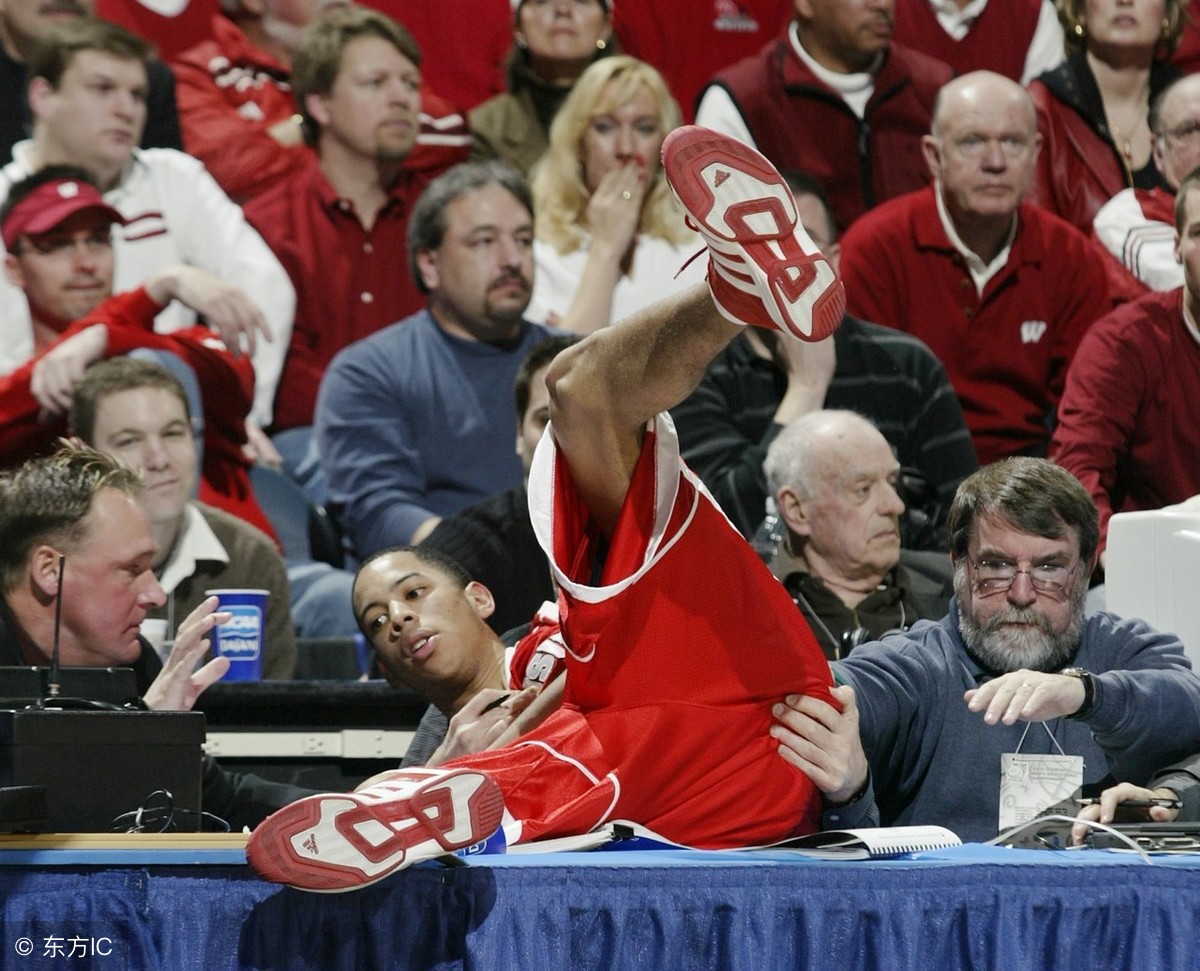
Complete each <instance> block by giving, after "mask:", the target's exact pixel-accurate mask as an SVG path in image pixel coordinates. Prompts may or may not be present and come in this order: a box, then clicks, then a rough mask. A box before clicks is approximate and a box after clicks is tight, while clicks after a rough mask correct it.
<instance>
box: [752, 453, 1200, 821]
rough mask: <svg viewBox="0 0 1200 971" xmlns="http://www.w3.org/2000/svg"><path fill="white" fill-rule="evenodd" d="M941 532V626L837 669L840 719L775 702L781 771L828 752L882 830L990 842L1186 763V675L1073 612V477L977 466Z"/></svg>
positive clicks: (1199, 727) (1199, 688) (1077, 583)
mask: <svg viewBox="0 0 1200 971" xmlns="http://www.w3.org/2000/svg"><path fill="white" fill-rule="evenodd" d="M949 526H950V548H951V557H952V559H953V561H954V587H955V597H954V599H953V600H952V601H951V604H950V612H949V614H948V615H947V616H946V617H944V618H943V619H942V620H941V621H939V622H937V623H930V622H921V623H918V624H916V625H914V626H913V628H912V629H911V630H909V631H906V632H904V633H901V634H897V635H892V636H887V637H884V638H883V639H882V640H881V641H878V642H876V643H874V644H866V645H863V646H861V647H859V648H857V649H856V650H855V651H854V653H853V655H851V656H850V657H849V658H848V659H846V660H843V661H839V662H836V663H834V664H833V665H832V666H833V669H834V674H835V677H836V679H837V680H838V681H839V682H841V683H843V684H847V685H849V686H851V687H852V688H853V695H852V696H851V697H850V698H849V699H848V700H846V704H845V709H844V711H843V712H842V713H841V715H837V714H835V713H831V712H829V711H825V710H823V708H822V707H821V706H822V705H823V704H824V703H823V702H819V701H817V700H815V699H813V698H799V697H793V698H788V699H787V700H786V702H785V703H784V704H782V705H780V706H778V707H777V709H776V717H777V718H778V720H779V723H778V724H777V725H776V727H775V729H774V731H775V734H776V736H777V737H778V738H779V739H780V741H781V743H782V744H781V747H780V753H781V755H783V757H784V758H785V759H787V760H788V761H789V762H792V763H793V764H796V765H799V766H800V767H802V768H803V767H805V766H806V765H807V764H809V760H810V759H811V758H812V757H813V756H814V753H824V754H829V753H833V754H835V755H837V756H838V757H839V758H840V759H841V761H842V763H843V764H844V766H845V771H846V774H847V779H846V787H843V788H848V787H849V786H850V785H853V786H854V790H855V791H856V794H857V797H856V801H857V803H860V804H861V803H867V804H870V803H872V802H877V803H878V808H879V813H880V819H881V822H882V823H883V824H884V825H906V824H925V823H937V824H941V825H943V826H946V827H948V828H949V829H951V830H953V831H954V832H956V833H958V835H959V836H961V837H962V838H963V839H965V840H987V839H990V838H991V837H993V836H995V835H996V834H997V832H998V831H999V830H1000V829H1001V828H1004V827H1005V825H1006V823H1008V822H1013V823H1015V822H1017V821H1020V818H1021V817H1022V813H1027V814H1028V815H1037V814H1038V812H1040V811H1041V810H1044V809H1046V808H1048V806H1049V805H1050V804H1053V803H1056V802H1060V801H1061V802H1064V803H1068V804H1070V805H1074V803H1073V802H1071V801H1070V800H1072V799H1073V797H1074V796H1075V795H1076V792H1075V790H1076V789H1077V788H1078V787H1079V785H1080V784H1081V783H1082V786H1083V793H1084V795H1093V794H1095V793H1096V792H1098V791H1099V790H1100V789H1101V788H1103V787H1104V786H1106V785H1111V784H1112V783H1113V782H1114V781H1115V780H1116V779H1128V780H1131V781H1132V782H1134V783H1137V784H1144V783H1146V782H1147V781H1148V780H1149V779H1150V776H1151V773H1152V772H1154V771H1155V770H1156V769H1157V768H1159V767H1161V766H1163V765H1167V764H1169V763H1171V762H1173V761H1175V760H1177V759H1182V758H1184V757H1185V756H1187V755H1189V754H1190V753H1192V752H1197V751H1200V678H1197V677H1196V675H1195V674H1193V673H1192V671H1191V664H1190V663H1189V661H1188V660H1187V658H1186V657H1185V656H1184V652H1183V645H1182V644H1181V643H1180V642H1179V639H1178V638H1177V637H1175V635H1173V634H1160V633H1158V632H1157V631H1154V630H1153V629H1151V628H1150V627H1149V626H1147V625H1146V624H1145V623H1144V622H1142V621H1140V620H1122V619H1120V618H1118V617H1115V616H1114V615H1112V614H1108V613H1096V614H1091V615H1089V616H1086V617H1085V616H1084V608H1083V602H1084V596H1085V594H1086V593H1087V588H1088V579H1089V577H1090V575H1091V572H1092V567H1093V566H1094V564H1095V559H1096V547H1097V542H1098V536H1099V531H1098V525H1097V515H1096V509H1095V506H1094V505H1093V504H1092V501H1091V498H1090V496H1089V495H1088V494H1087V492H1086V490H1084V489H1083V487H1082V486H1081V485H1080V484H1079V483H1078V481H1077V480H1076V479H1075V478H1074V477H1073V476H1072V475H1071V474H1070V473H1068V472H1065V471H1064V470H1062V469H1060V468H1058V467H1057V466H1055V465H1053V464H1052V463H1050V462H1048V461H1045V460H1043V459H1034V458H1012V459H1005V460H1003V461H1001V462H997V463H994V464H993V465H990V466H987V467H985V468H983V469H981V470H980V471H979V472H976V473H975V474H974V475H972V476H970V477H969V478H968V479H966V480H965V481H964V482H963V484H962V485H961V486H960V487H959V490H958V493H957V495H956V497H955V500H954V503H953V505H952V506H951V509H950V517H949ZM847 694H849V692H847ZM826 726H830V727H826ZM1047 756H1049V757H1050V758H1049V759H1047V758H1046V757H1047ZM1050 789H1055V790H1056V791H1054V792H1053V793H1052V794H1050V795H1045V796H1043V797H1042V798H1041V802H1042V803H1043V804H1042V805H1038V803H1039V794H1038V790H1050ZM1047 799H1048V800H1049V801H1048V802H1046V800H1047ZM1003 803H1008V806H1007V807H1005V805H1003Z"/></svg>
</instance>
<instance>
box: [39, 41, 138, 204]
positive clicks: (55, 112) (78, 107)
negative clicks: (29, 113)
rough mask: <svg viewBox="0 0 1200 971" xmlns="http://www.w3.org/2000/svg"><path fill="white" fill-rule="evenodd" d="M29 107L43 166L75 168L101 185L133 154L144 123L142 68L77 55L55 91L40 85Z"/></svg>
mask: <svg viewBox="0 0 1200 971" xmlns="http://www.w3.org/2000/svg"><path fill="white" fill-rule="evenodd" d="M35 85H36V86H37V87H36V93H35V88H34V87H31V89H30V104H31V105H32V106H33V111H34V114H35V115H36V117H37V124H38V128H39V131H40V132H44V136H42V137H43V142H44V145H45V150H44V155H45V160H46V161H48V162H61V163H68V164H71V165H79V166H82V167H83V168H85V169H87V170H88V171H89V172H91V173H92V174H93V175H94V176H96V178H98V179H99V180H100V182H101V187H102V188H105V187H107V186H108V185H109V184H110V183H111V182H112V181H115V179H116V178H117V176H118V175H119V173H120V171H121V169H122V168H124V166H125V164H126V163H127V162H128V161H129V159H130V158H131V157H132V155H133V150H134V148H136V147H137V144H138V141H139V140H140V139H141V137H142V128H143V127H144V126H145V124H146V85H147V82H146V65H145V64H143V63H142V62H141V61H140V60H136V59H135V60H126V59H123V58H119V57H113V56H112V55H110V54H104V53H102V52H100V51H80V52H79V53H78V54H76V55H75V57H74V58H72V60H71V63H70V65H69V66H68V67H67V69H66V70H65V71H64V72H63V75H62V77H61V78H60V80H59V85H58V88H57V90H55V89H52V88H50V87H49V85H47V84H45V82H42V81H35Z"/></svg>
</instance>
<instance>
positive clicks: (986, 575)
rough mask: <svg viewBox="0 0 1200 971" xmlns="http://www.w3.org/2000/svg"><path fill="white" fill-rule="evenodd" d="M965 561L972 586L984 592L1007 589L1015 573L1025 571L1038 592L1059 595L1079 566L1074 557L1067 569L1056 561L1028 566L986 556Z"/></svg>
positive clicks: (1015, 575)
mask: <svg viewBox="0 0 1200 971" xmlns="http://www.w3.org/2000/svg"><path fill="white" fill-rule="evenodd" d="M967 562H968V563H970V564H971V568H972V569H973V570H974V571H975V588H976V589H977V590H981V591H983V592H984V593H1000V592H1001V591H1002V590H1007V589H1008V588H1009V587H1011V586H1012V585H1013V584H1014V583H1015V582H1016V579H1017V575H1018V574H1021V573H1025V574H1027V575H1028V576H1029V582H1030V583H1032V584H1033V589H1034V590H1036V591H1037V592H1038V593H1047V594H1050V595H1052V596H1060V595H1061V594H1062V593H1063V592H1064V591H1065V590H1066V588H1067V584H1068V583H1070V582H1071V578H1072V577H1073V576H1074V575H1075V571H1076V570H1077V569H1078V568H1079V561H1078V560H1077V561H1076V562H1075V565H1074V566H1072V567H1071V568H1070V569H1068V568H1067V567H1065V566H1059V565H1057V564H1051V563H1038V564H1035V565H1032V566H1030V567H1029V569H1028V570H1018V569H1017V564H1016V563H1014V562H1013V561H1012V560H1000V559H991V558H988V559H983V560H979V561H978V562H976V561H975V560H972V559H971V558H970V557H967Z"/></svg>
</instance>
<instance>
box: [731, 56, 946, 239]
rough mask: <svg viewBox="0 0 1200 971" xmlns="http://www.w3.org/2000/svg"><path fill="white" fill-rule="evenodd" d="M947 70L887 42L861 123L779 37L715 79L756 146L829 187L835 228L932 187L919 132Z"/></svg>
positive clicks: (781, 163)
mask: <svg viewBox="0 0 1200 971" xmlns="http://www.w3.org/2000/svg"><path fill="white" fill-rule="evenodd" d="M951 74H952V72H951V70H950V68H949V66H948V65H946V64H943V63H941V61H935V60H934V59H933V58H931V57H926V56H925V55H924V54H919V53H917V52H916V51H910V50H908V49H907V48H905V47H901V46H900V45H899V44H892V45H891V47H890V48H889V49H888V51H887V54H886V55H885V57H884V61H883V65H882V66H881V67H880V69H879V71H878V73H877V74H876V75H875V90H874V91H873V93H872V94H871V98H870V100H869V101H868V102H867V107H866V113H865V115H864V117H863V118H861V119H860V118H859V117H858V116H857V115H856V114H855V113H854V112H853V110H851V108H850V106H849V105H847V104H846V102H845V100H844V99H843V98H842V96H841V95H840V94H838V93H837V92H836V91H834V90H833V89H832V88H830V87H828V86H827V85H826V84H824V83H823V82H822V81H820V80H819V79H818V78H817V76H816V75H815V74H813V73H812V71H811V70H809V67H808V65H807V64H805V63H804V61H802V60H801V59H800V58H799V56H798V55H797V54H796V52H795V51H794V50H793V49H792V44H791V40H790V39H789V38H788V36H787V34H784V36H783V37H782V38H780V39H779V40H777V41H775V42H774V43H772V44H769V45H768V46H766V47H764V48H763V49H762V51H761V52H759V53H758V54H755V55H754V56H753V57H748V58H746V59H745V60H744V61H739V62H738V63H737V64H735V65H733V67H730V68H726V69H725V70H724V71H721V72H720V73H719V74H718V75H717V77H716V80H715V83H716V84H720V85H722V86H723V87H724V88H726V90H728V92H729V94H730V96H731V97H732V99H733V101H734V104H735V105H736V106H737V108H738V110H739V111H740V112H741V114H742V117H743V118H744V119H745V121H746V126H747V127H748V128H749V129H750V133H751V134H752V135H753V136H754V141H755V143H756V144H757V145H758V149H759V151H760V152H762V153H763V154H764V155H765V156H766V157H767V158H769V159H770V160H771V161H772V162H774V163H775V165H776V166H777V167H779V168H781V169H799V170H801V171H803V172H807V173H808V174H809V175H811V176H812V177H813V178H815V179H816V180H817V181H818V182H820V183H821V185H822V186H824V187H825V191H826V192H827V193H828V195H829V201H830V203H831V204H832V206H833V213H834V217H835V219H836V221H837V225H838V229H839V230H841V229H845V227H847V226H849V225H850V224H851V223H852V222H854V220H855V219H857V218H858V217H859V216H860V215H862V214H863V213H864V212H865V211H866V210H868V209H870V208H871V207H872V206H875V205H877V204H878V203H880V202H883V201H884V200H885V199H892V198H894V197H895V196H898V195H901V194H903V193H905V192H911V191H912V190H914V189H919V188H921V186H924V185H928V184H929V180H930V174H929V166H928V165H927V164H926V162H925V158H924V156H923V154H922V152H921V138H922V136H924V135H927V134H929V123H930V120H931V118H932V109H933V100H934V98H935V96H936V95H937V92H938V89H939V88H940V87H941V86H942V85H943V84H945V83H946V82H947V81H948V80H950V77H951Z"/></svg>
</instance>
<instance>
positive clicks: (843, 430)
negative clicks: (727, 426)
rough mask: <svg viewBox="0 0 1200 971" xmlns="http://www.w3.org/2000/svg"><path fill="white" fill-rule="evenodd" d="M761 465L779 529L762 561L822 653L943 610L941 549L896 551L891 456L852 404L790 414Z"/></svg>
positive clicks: (842, 652) (840, 650) (945, 568)
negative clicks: (778, 542)
mask: <svg viewBox="0 0 1200 971" xmlns="http://www.w3.org/2000/svg"><path fill="white" fill-rule="evenodd" d="M766 475H767V482H768V483H769V485H770V489H771V493H772V495H774V496H775V504H776V506H777V508H778V509H779V516H780V518H781V519H782V520H783V522H784V523H786V524H787V533H788V544H787V546H788V549H787V551H786V552H783V553H781V554H780V555H779V556H777V558H776V560H775V562H774V563H773V564H772V569H773V570H774V571H775V574H776V575H777V576H778V577H779V578H780V579H782V580H783V585H784V586H785V587H786V588H787V591H788V593H789V594H791V596H792V599H793V600H794V601H795V602H796V606H797V607H799V608H800V612H801V613H803V614H804V617H805V619H806V620H807V621H808V623H809V626H810V627H812V629H813V633H814V634H815V635H816V637H817V641H818V642H819V643H820V645H821V648H822V650H824V652H825V656H826V657H828V658H830V659H834V658H839V657H844V656H846V655H847V654H849V653H850V651H852V650H853V649H854V648H855V647H857V646H858V645H859V644H861V643H863V642H865V641H870V640H875V639H877V638H878V637H880V636H881V635H882V634H883V633H884V632H886V631H890V630H906V629H907V628H909V627H911V626H912V625H913V624H914V623H915V622H916V621H918V620H922V619H926V620H936V619H937V618H939V617H941V616H943V615H944V614H945V613H946V607H947V605H948V604H949V602H950V595H951V592H952V591H951V586H950V558H949V557H948V556H946V554H945V553H908V554H903V553H902V551H901V549H900V515H901V513H903V512H904V501H903V500H902V499H901V498H900V494H899V492H898V491H897V490H898V488H899V479H900V463H899V462H898V461H896V457H895V455H893V454H892V450H891V447H890V446H889V445H888V443H887V439H885V438H884V437H883V436H882V435H881V434H880V433H879V431H878V429H876V428H875V426H874V425H872V424H871V423H870V422H869V421H867V420H866V419H865V418H863V417H861V416H860V415H856V414H855V413H854V412H852V411H814V412H810V413H809V414H807V415H805V416H804V417H802V418H798V419H796V421H794V422H793V423H792V424H791V425H789V426H788V427H787V428H786V429H784V431H783V432H782V433H781V434H780V435H779V437H778V438H776V439H775V441H774V442H772V443H771V447H770V449H769V450H768V451H767V461H766ZM905 555H907V557H908V560H907V562H904V559H903V558H904V556H905Z"/></svg>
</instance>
